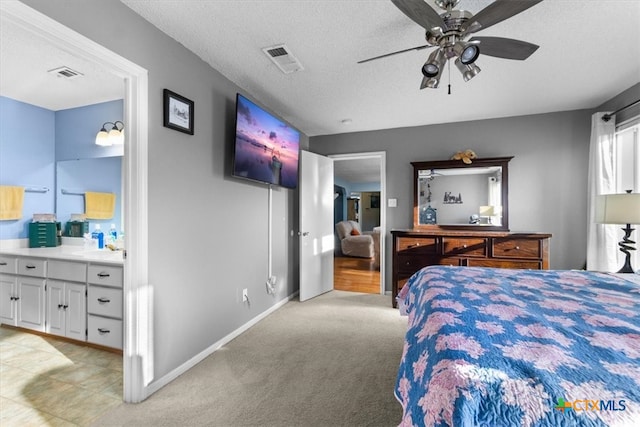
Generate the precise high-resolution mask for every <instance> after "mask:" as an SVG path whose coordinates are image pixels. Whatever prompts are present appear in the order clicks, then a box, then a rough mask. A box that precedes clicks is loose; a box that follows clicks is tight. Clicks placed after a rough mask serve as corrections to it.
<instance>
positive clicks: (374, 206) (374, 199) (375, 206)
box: [371, 194, 380, 209]
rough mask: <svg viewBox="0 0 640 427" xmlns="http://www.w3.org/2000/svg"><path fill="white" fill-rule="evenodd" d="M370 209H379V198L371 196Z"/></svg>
mask: <svg viewBox="0 0 640 427" xmlns="http://www.w3.org/2000/svg"><path fill="white" fill-rule="evenodd" d="M371 209H380V196H378V195H375V194H372V195H371Z"/></svg>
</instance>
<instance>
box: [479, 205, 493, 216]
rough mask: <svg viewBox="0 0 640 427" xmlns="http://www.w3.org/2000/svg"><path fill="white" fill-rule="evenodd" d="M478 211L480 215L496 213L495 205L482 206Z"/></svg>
mask: <svg viewBox="0 0 640 427" xmlns="http://www.w3.org/2000/svg"><path fill="white" fill-rule="evenodd" d="M478 213H479V214H480V216H494V215H495V214H496V213H495V210H494V208H493V206H480V209H479V212H478Z"/></svg>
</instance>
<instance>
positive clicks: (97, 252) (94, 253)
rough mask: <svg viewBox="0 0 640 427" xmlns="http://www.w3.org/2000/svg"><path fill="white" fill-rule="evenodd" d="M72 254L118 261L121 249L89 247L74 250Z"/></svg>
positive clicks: (120, 257)
mask: <svg viewBox="0 0 640 427" xmlns="http://www.w3.org/2000/svg"><path fill="white" fill-rule="evenodd" d="M73 255H77V256H81V257H83V258H87V259H98V260H109V261H119V260H122V251H111V250H109V249H89V250H83V251H78V252H74V253H73Z"/></svg>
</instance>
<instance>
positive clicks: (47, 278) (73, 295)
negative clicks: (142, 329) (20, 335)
mask: <svg viewBox="0 0 640 427" xmlns="http://www.w3.org/2000/svg"><path fill="white" fill-rule="evenodd" d="M122 287H123V259H122V252H121V251H113V252H112V251H108V250H96V249H91V250H84V249H83V247H82V246H74V245H70V246H66V245H62V246H58V247H52V248H14V249H4V248H3V249H2V250H0V323H2V324H6V325H9V326H14V327H19V328H24V329H29V330H33V331H37V332H40V333H46V334H51V335H57V336H63V337H66V338H68V339H72V340H76V341H82V342H87V343H90V344H92V345H96V346H101V347H106V348H109V349H117V350H122V337H123V322H122V320H123V316H122V306H123V291H122Z"/></svg>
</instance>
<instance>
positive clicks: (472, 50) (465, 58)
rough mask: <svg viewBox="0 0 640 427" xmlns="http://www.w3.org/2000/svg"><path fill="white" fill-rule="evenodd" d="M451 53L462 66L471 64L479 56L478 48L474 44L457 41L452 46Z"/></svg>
mask: <svg viewBox="0 0 640 427" xmlns="http://www.w3.org/2000/svg"><path fill="white" fill-rule="evenodd" d="M453 53H454V54H455V56H457V57H458V59H459V60H460V62H462V63H463V64H465V65H467V64H473V63H474V62H475V60H476V59H478V56H480V47H479V46H478V44H477V43H474V42H464V41H458V42H456V43H455V44H454V45H453Z"/></svg>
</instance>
